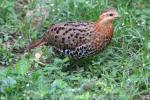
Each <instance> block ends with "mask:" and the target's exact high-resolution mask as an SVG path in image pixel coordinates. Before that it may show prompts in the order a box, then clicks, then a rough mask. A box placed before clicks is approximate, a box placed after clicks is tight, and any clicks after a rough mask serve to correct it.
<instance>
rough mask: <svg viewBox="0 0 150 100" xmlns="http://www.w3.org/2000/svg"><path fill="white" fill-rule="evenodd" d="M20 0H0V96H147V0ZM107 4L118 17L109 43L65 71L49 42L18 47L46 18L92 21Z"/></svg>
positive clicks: (36, 34)
mask: <svg viewBox="0 0 150 100" xmlns="http://www.w3.org/2000/svg"><path fill="white" fill-rule="evenodd" d="M19 1H26V0H17V1H16V0H1V1H0V69H1V71H0V99H1V100H20V99H25V100H26V99H34V100H39V99H44V100H45V99H50V100H57V99H60V100H66V99H67V100H70V99H71V100H72V99H73V100H91V99H94V100H144V99H145V100H149V99H150V24H149V23H150V14H149V12H150V4H149V0H136V1H132V0H126V1H125V0H111V1H110V0H78V1H77V0H29V2H28V3H25V2H22V3H19ZM108 7H114V8H116V9H117V10H118V11H119V12H120V14H121V15H122V19H120V20H117V21H115V23H114V26H115V33H114V37H113V40H112V42H111V44H110V45H109V47H108V48H107V49H105V50H104V51H103V52H102V53H100V54H99V55H97V56H96V58H94V59H93V60H91V61H89V62H90V63H89V64H85V65H84V66H83V67H80V68H78V69H71V70H65V71H64V70H63V69H64V64H65V62H66V59H67V58H58V57H57V56H56V55H54V54H53V52H52V50H51V48H50V47H47V46H43V47H40V48H36V49H33V50H32V51H31V52H28V53H25V54H23V53H21V52H20V51H21V49H20V48H22V47H24V46H25V45H27V44H29V43H30V42H31V41H33V40H36V39H38V38H40V37H41V36H42V34H43V33H44V32H45V31H46V29H47V28H48V27H49V25H50V24H53V23H59V22H64V21H81V20H88V21H89V20H90V21H96V20H97V19H98V16H99V14H100V12H101V11H103V10H104V9H106V8H108ZM39 9H40V10H42V11H39ZM25 15H27V16H25Z"/></svg>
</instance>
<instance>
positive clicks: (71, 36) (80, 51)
mask: <svg viewBox="0 0 150 100" xmlns="http://www.w3.org/2000/svg"><path fill="white" fill-rule="evenodd" d="M119 17H120V15H119V14H118V12H117V11H116V10H114V9H107V10H105V11H104V12H103V13H102V14H101V15H100V16H99V20H98V21H96V22H64V23H59V24H55V25H52V26H50V28H49V29H48V31H47V32H46V33H45V34H44V36H43V37H42V38H41V39H39V40H37V41H36V42H33V43H32V44H31V45H29V46H28V47H27V50H30V49H32V48H34V47H37V46H40V45H44V44H49V45H51V46H52V47H53V49H54V52H55V53H57V54H60V55H67V56H69V57H70V58H73V59H80V58H83V57H87V56H92V55H94V54H97V53H99V52H100V51H102V50H103V49H104V48H105V47H106V46H107V45H108V44H109V43H110V41H111V39H112V35H113V25H112V24H113V23H112V22H113V20H115V19H117V18H119Z"/></svg>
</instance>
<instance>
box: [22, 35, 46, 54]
mask: <svg viewBox="0 0 150 100" xmlns="http://www.w3.org/2000/svg"><path fill="white" fill-rule="evenodd" d="M44 44H47V42H46V41H45V40H44V39H43V38H42V39H39V40H37V41H34V42H32V43H31V44H30V45H28V46H26V47H25V52H26V51H30V50H31V49H33V48H35V47H39V46H42V45H44Z"/></svg>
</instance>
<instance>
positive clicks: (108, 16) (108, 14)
mask: <svg viewBox="0 0 150 100" xmlns="http://www.w3.org/2000/svg"><path fill="white" fill-rule="evenodd" d="M120 17H121V16H120V15H119V13H118V12H117V11H116V10H115V9H112V8H111V9H107V10H105V11H104V12H103V13H102V14H101V15H100V17H99V21H103V22H106V23H109V22H112V21H113V20H115V19H118V18H120Z"/></svg>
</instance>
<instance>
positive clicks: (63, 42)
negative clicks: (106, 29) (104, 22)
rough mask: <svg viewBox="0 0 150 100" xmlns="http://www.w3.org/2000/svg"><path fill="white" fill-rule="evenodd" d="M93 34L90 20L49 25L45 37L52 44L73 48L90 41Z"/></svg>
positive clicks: (92, 25)
mask: <svg viewBox="0 0 150 100" xmlns="http://www.w3.org/2000/svg"><path fill="white" fill-rule="evenodd" d="M94 34H95V33H94V23H92V22H66V23H60V24H56V25H53V26H51V27H50V28H49V30H48V32H47V33H46V34H45V37H46V38H47V40H48V43H49V44H50V45H52V46H55V47H57V48H60V49H75V48H76V47H79V46H81V45H83V44H86V43H88V42H90V41H91V39H92V37H93V36H94Z"/></svg>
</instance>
